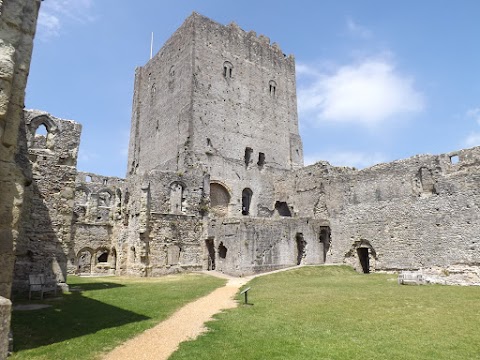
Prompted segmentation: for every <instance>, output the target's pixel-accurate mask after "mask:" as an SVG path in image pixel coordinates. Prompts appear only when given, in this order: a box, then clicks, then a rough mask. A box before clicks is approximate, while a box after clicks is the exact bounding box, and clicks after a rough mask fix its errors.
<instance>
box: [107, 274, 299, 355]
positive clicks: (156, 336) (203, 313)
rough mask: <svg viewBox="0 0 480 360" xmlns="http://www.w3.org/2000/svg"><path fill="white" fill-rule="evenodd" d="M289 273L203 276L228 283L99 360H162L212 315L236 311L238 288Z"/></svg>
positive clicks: (200, 332) (194, 335)
mask: <svg viewBox="0 0 480 360" xmlns="http://www.w3.org/2000/svg"><path fill="white" fill-rule="evenodd" d="M296 267H298V266H296ZM296 267H293V268H296ZM290 269H292V268H286V269H281V270H276V271H271V272H268V273H262V274H256V275H252V276H249V277H244V278H236V277H231V276H228V275H224V274H221V273H217V272H215V271H208V272H205V273H206V274H209V275H213V276H218V277H221V278H224V279H228V282H227V284H226V285H225V286H224V287H221V288H219V289H216V290H214V291H213V292H211V293H210V294H208V295H206V296H204V297H202V298H200V299H198V300H196V301H193V302H191V303H189V304H187V305H185V306H184V307H182V308H181V309H180V310H178V311H177V312H175V313H174V314H173V315H172V316H170V317H169V318H168V319H166V320H165V321H163V322H161V323H159V324H158V325H156V326H155V327H153V328H151V329H149V330H146V331H145V332H143V333H142V334H140V335H138V336H137V337H135V338H133V339H130V340H127V341H126V342H125V343H123V344H122V345H120V346H119V347H117V348H115V349H113V351H111V352H110V353H108V354H107V355H106V356H105V357H104V358H103V360H132V359H135V360H166V359H168V357H169V356H170V355H172V354H173V352H174V351H175V350H177V349H178V345H179V344H180V343H181V342H183V341H187V340H193V339H195V338H197V336H199V335H200V334H202V333H203V332H205V331H206V330H207V328H205V326H204V323H206V322H207V321H209V320H211V319H212V316H213V315H215V314H217V313H219V312H220V311H222V310H225V309H231V308H234V307H236V306H237V302H236V301H235V300H234V299H233V297H234V296H235V294H236V293H237V292H238V289H240V287H242V285H245V284H246V283H247V282H249V281H250V280H252V279H253V278H255V277H258V276H264V275H269V274H272V273H276V272H281V271H286V270H290Z"/></svg>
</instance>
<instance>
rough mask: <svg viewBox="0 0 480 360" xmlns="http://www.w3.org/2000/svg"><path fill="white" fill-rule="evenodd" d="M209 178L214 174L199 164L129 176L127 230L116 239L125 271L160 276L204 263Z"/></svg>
mask: <svg viewBox="0 0 480 360" xmlns="http://www.w3.org/2000/svg"><path fill="white" fill-rule="evenodd" d="M208 184H209V177H208V176H206V175H205V174H204V173H203V171H201V170H196V169H191V170H188V171H186V172H185V173H181V172H169V171H157V170H155V171H150V172H149V173H147V174H144V175H143V176H130V177H129V178H128V180H127V183H126V187H127V188H128V189H129V190H128V198H129V201H128V204H127V205H126V206H127V214H126V216H127V217H126V219H125V221H124V226H126V228H127V232H126V233H125V232H124V233H123V236H122V237H119V240H120V242H119V243H118V244H117V245H116V246H117V248H118V253H119V260H121V261H120V263H119V267H120V273H125V274H131V275H137V276H138V275H139V276H150V275H153V276H155V275H161V274H166V273H171V272H177V271H182V270H186V269H199V268H201V259H200V254H201V253H202V248H201V246H200V243H201V239H203V238H205V230H204V228H205V226H204V221H205V219H204V215H205V214H206V212H207V211H208V194H207V193H206V192H205V187H208Z"/></svg>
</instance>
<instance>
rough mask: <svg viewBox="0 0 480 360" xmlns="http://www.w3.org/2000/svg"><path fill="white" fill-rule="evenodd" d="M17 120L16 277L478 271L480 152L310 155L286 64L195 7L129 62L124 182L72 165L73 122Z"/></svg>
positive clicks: (289, 61)
mask: <svg viewBox="0 0 480 360" xmlns="http://www.w3.org/2000/svg"><path fill="white" fill-rule="evenodd" d="M24 118H25V122H24V128H23V129H22V131H21V132H20V138H19V143H20V145H19V148H20V152H19V154H18V156H17V162H18V163H19V164H20V165H21V166H22V168H23V169H24V172H25V173H30V174H31V177H32V182H31V184H30V185H28V186H27V187H26V191H25V205H24V208H25V209H26V210H27V211H25V212H24V213H23V217H22V218H21V219H20V223H21V226H20V231H19V237H18V240H17V246H16V264H15V278H14V286H15V287H16V288H17V289H22V287H25V285H26V283H27V278H28V274H30V273H45V274H47V275H48V276H50V277H53V278H55V279H56V281H58V282H64V281H65V279H66V275H67V274H68V273H77V274H93V273H95V274H117V275H132V276H159V275H163V274H169V273H175V272H180V271H192V270H213V269H215V270H217V271H221V272H224V273H228V274H231V275H236V276H242V275H246V274H252V273H256V272H263V271H268V270H274V269H279V268H284V267H288V266H294V265H300V264H312V265H315V264H323V263H328V264H349V265H351V266H353V267H354V268H356V269H357V270H358V271H360V272H364V273H368V272H372V271H379V270H382V271H398V270H406V269H421V268H422V269H426V268H430V269H442V270H445V269H449V271H459V272H462V273H468V276H469V277H470V279H471V281H472V282H473V283H475V282H478V281H479V279H480V278H479V270H478V265H479V262H480V260H479V259H480V248H479V244H478V243H479V238H478V235H477V234H478V233H480V219H479V216H478V214H479V206H480V193H479V184H480V148H473V149H467V150H461V151H458V152H454V153H450V154H443V155H437V156H431V155H421V156H415V157H412V158H410V159H406V160H399V161H394V162H392V163H388V164H379V165H376V166H373V167H371V168H368V169H364V170H356V169H353V168H345V167H334V166H331V165H330V164H328V163H327V162H318V163H316V164H315V165H311V166H307V167H304V166H303V152H302V142H301V138H300V136H299V131H298V118H297V103H296V83H295V60H294V58H293V56H291V55H290V56H286V55H285V54H283V52H282V50H281V49H280V47H279V46H278V45H277V44H271V43H270V40H269V39H268V38H267V37H265V36H257V35H256V34H255V33H254V32H253V31H250V32H245V31H244V30H242V29H240V28H239V27H238V26H237V25H236V24H234V23H232V24H230V25H228V26H224V25H221V24H218V23H216V22H214V21H212V20H210V19H208V18H205V17H203V16H201V15H199V14H196V13H193V14H192V15H191V16H190V17H189V18H187V19H186V20H185V22H184V23H183V25H182V26H181V27H180V28H179V29H178V30H177V31H176V32H175V33H174V34H173V35H172V37H171V38H170V39H169V40H168V41H167V42H166V43H165V45H164V46H163V47H162V49H161V50H160V51H159V52H158V53H157V54H156V55H155V56H154V57H153V58H152V59H151V60H150V61H149V62H148V63H147V64H146V65H145V66H143V67H140V68H138V69H137V70H136V73H135V90H134V98H133V110H132V121H131V133H130V146H129V155H128V168H127V176H126V178H125V179H120V178H113V177H106V176H101V175H97V174H92V173H83V172H77V171H76V160H77V153H78V148H79V144H80V133H81V126H80V125H79V124H78V123H75V122H74V121H67V120H61V119H57V118H55V117H53V116H51V115H49V114H48V113H45V112H40V111H26V112H25V115H24ZM39 129H44V130H45V134H44V135H42V134H41V133H39ZM457 160H458V161H457ZM455 269H457V270H455Z"/></svg>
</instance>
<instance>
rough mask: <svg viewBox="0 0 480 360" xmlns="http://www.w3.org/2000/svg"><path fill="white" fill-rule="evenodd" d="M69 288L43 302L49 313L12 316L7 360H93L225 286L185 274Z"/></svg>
mask: <svg viewBox="0 0 480 360" xmlns="http://www.w3.org/2000/svg"><path fill="white" fill-rule="evenodd" d="M68 283H69V285H70V288H71V290H72V291H71V293H68V294H65V295H64V296H63V298H60V299H58V300H55V299H48V298H47V299H45V301H44V303H47V304H50V305H52V307H51V308H48V309H43V310H34V311H14V312H13V315H12V328H13V332H14V345H15V348H14V351H15V352H14V354H13V356H12V357H10V358H9V359H12V360H20V359H37V360H39V359H42V360H43V359H45V360H52V359H58V360H60V359H61V360H68V359H75V360H79V359H82V360H84V359H95V358H97V357H98V355H100V354H101V353H104V352H107V351H108V350H111V349H113V348H114V347H115V346H117V345H118V344H120V343H122V342H123V341H125V340H126V339H128V338H131V337H133V336H135V335H136V334H139V333H141V332H143V331H144V330H146V329H148V328H150V327H152V326H154V325H155V324H157V323H158V322H160V321H162V320H164V319H165V318H167V317H168V316H169V315H170V314H172V313H173V312H174V311H175V310H177V309H178V308H180V307H181V306H183V305H185V304H187V303H188V302H190V301H192V300H194V299H196V298H199V297H201V296H203V295H206V294H208V293H209V292H211V291H213V290H214V289H215V288H217V287H218V286H221V285H223V284H224V283H225V281H224V280H221V279H217V278H213V277H210V276H204V275H195V274H189V275H174V276H167V277H162V278H154V279H152V278H117V277H104V278H79V277H76V276H72V277H69V278H68ZM35 295H36V294H35Z"/></svg>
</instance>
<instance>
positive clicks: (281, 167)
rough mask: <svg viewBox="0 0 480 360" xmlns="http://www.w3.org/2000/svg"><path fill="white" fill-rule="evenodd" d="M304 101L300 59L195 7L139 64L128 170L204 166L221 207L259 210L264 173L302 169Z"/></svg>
mask: <svg viewBox="0 0 480 360" xmlns="http://www.w3.org/2000/svg"><path fill="white" fill-rule="evenodd" d="M296 106H297V105H296V85H295V60H294V58H293V56H286V55H284V54H283V53H282V51H281V50H280V48H279V47H278V46H277V45H276V44H273V45H271V44H270V40H269V39H268V38H267V37H264V36H259V37H257V36H256V34H255V33H254V32H245V31H244V30H242V29H240V28H239V27H238V26H237V25H235V24H233V23H232V24H230V25H228V26H224V25H221V24H218V23H216V22H214V21H212V20H210V19H208V18H205V17H203V16H201V15H199V14H196V13H193V14H192V15H191V16H190V17H189V18H188V19H186V21H185V22H184V23H183V25H182V26H181V27H180V28H179V29H178V30H177V31H176V32H175V33H174V34H173V35H172V37H171V38H170V39H169V40H168V41H167V42H166V43H165V45H164V46H163V47H162V49H161V50H160V51H159V53H158V54H157V55H156V56H155V57H154V58H153V59H152V60H150V61H149V62H148V63H147V64H146V65H145V66H143V67H140V68H138V69H137V71H136V75H135V92H134V101H133V114H132V128H131V135H130V148H129V166H128V173H129V175H134V174H142V173H145V172H148V171H151V170H154V169H162V170H165V171H176V172H180V173H182V172H185V171H186V170H188V169H190V168H192V167H201V168H202V169H203V170H204V171H205V172H206V173H208V174H209V175H210V178H211V184H212V185H213V184H215V185H213V187H212V189H211V191H212V205H213V206H215V205H216V202H217V198H221V197H222V188H225V190H227V191H228V193H230V194H232V197H231V199H228V201H229V203H230V204H229V206H228V208H229V209H230V215H235V214H241V213H243V215H245V214H246V213H247V214H251V215H257V207H256V206H255V205H257V203H258V197H257V196H256V195H257V194H260V193H261V192H262V191H263V190H264V189H262V186H263V184H265V183H266V182H265V181H264V180H265V177H266V176H268V174H271V173H274V172H275V173H277V172H279V171H280V172H281V171H287V170H292V169H296V168H299V167H302V166H303V154H302V144H301V139H300V136H299V132H298V119H297V107H296ZM225 193H226V192H225ZM245 197H246V198H247V199H246V198H245ZM219 201H221V200H219ZM240 203H242V204H241V205H240ZM246 203H247V204H246ZM246 205H248V206H246Z"/></svg>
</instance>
